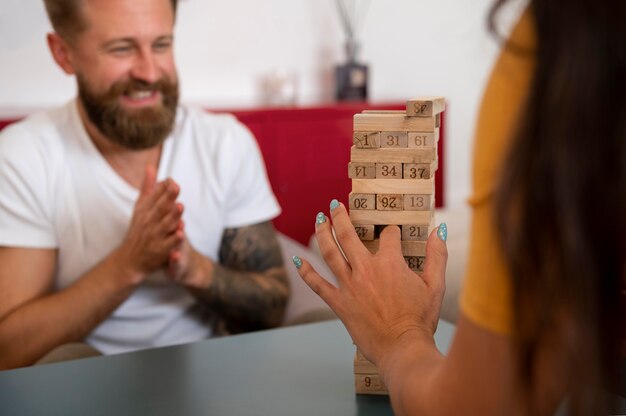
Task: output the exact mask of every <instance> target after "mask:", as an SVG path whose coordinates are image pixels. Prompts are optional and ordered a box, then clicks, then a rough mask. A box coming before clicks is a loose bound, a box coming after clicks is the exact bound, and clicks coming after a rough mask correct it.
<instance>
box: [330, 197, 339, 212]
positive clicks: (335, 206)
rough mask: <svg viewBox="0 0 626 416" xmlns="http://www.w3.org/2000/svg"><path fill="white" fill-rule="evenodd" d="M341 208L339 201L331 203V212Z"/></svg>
mask: <svg viewBox="0 0 626 416" xmlns="http://www.w3.org/2000/svg"><path fill="white" fill-rule="evenodd" d="M338 206H339V201H337V200H336V199H333V200H332V201H330V210H331V211H332V210H333V209H335V208H337V207H338Z"/></svg>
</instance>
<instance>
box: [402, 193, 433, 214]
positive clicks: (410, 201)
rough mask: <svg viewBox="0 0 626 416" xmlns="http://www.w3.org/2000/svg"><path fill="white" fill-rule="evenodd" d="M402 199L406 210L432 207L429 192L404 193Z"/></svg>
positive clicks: (422, 209) (421, 209)
mask: <svg viewBox="0 0 626 416" xmlns="http://www.w3.org/2000/svg"><path fill="white" fill-rule="evenodd" d="M403 200H404V209H405V210H407V211H424V210H427V209H431V208H432V203H431V195H429V194H405V195H404V198H403Z"/></svg>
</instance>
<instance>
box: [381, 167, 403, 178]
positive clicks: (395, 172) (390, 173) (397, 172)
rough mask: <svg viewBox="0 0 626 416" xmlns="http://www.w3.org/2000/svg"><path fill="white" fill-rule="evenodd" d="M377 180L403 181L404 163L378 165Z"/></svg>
mask: <svg viewBox="0 0 626 416" xmlns="http://www.w3.org/2000/svg"><path fill="white" fill-rule="evenodd" d="M376 179H385V180H387V179H402V163H376Z"/></svg>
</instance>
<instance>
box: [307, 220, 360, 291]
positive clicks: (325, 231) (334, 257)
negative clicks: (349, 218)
mask: <svg viewBox="0 0 626 416" xmlns="http://www.w3.org/2000/svg"><path fill="white" fill-rule="evenodd" d="M315 237H316V238H317V245H318V246H319V248H320V252H321V253H322V257H323V258H324V261H326V264H328V266H329V267H330V269H331V270H332V271H333V273H334V274H335V276H337V279H339V282H341V280H342V279H344V278H347V277H348V276H350V273H351V270H350V266H349V265H348V263H347V262H346V259H345V258H344V257H343V254H342V253H341V250H340V249H339V247H338V246H337V242H336V241H335V237H334V236H333V231H332V225H331V224H330V221H329V220H328V218H327V217H326V216H325V215H324V213H323V212H320V213H319V214H317V217H316V218H315Z"/></svg>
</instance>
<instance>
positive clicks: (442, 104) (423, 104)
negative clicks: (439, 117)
mask: <svg viewBox="0 0 626 416" xmlns="http://www.w3.org/2000/svg"><path fill="white" fill-rule="evenodd" d="M445 109H446V100H445V99H444V98H443V97H424V98H419V99H415V100H408V101H407V102H406V115H407V116H409V117H431V116H433V115H435V114H438V113H441V112H442V111H444V110H445Z"/></svg>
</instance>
